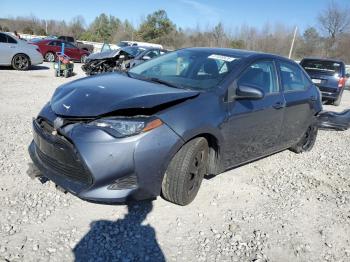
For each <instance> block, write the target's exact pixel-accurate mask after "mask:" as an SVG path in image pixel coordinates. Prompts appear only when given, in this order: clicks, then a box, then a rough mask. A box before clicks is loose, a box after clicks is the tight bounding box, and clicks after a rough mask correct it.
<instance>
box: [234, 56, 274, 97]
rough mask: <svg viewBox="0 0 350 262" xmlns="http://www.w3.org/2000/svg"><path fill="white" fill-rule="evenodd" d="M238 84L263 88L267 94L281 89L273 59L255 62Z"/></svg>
mask: <svg viewBox="0 0 350 262" xmlns="http://www.w3.org/2000/svg"><path fill="white" fill-rule="evenodd" d="M238 85H251V86H256V87H258V88H261V89H262V90H263V91H264V92H265V94H271V93H276V92H278V91H279V85H278V83H277V77H276V69H275V65H274V63H273V62H272V61H260V62H256V63H253V64H252V65H250V66H249V67H248V69H246V70H245V72H244V73H243V75H242V76H241V77H240V78H239V80H238Z"/></svg>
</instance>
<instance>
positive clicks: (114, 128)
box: [87, 118, 163, 137]
mask: <svg viewBox="0 0 350 262" xmlns="http://www.w3.org/2000/svg"><path fill="white" fill-rule="evenodd" d="M162 124H163V122H162V121H161V120H160V119H158V118H156V119H154V118H152V119H132V118H130V119H129V118H101V119H97V120H95V121H92V122H90V123H88V124H87V125H88V126H94V127H98V128H100V129H102V130H104V131H106V132H107V133H109V134H111V135H112V136H114V137H126V136H132V135H137V134H139V133H141V132H146V131H149V130H152V129H154V128H156V127H159V126H161V125H162Z"/></svg>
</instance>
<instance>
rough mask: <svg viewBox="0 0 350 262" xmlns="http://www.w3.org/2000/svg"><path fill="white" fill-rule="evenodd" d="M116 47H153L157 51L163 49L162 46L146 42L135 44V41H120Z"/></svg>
mask: <svg viewBox="0 0 350 262" xmlns="http://www.w3.org/2000/svg"><path fill="white" fill-rule="evenodd" d="M117 46H119V47H127V46H143V47H146V46H147V47H155V48H159V49H163V46H162V45H160V44H153V43H147V42H136V41H120V42H119V43H118V44H117Z"/></svg>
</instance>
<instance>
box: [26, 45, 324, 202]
mask: <svg viewBox="0 0 350 262" xmlns="http://www.w3.org/2000/svg"><path fill="white" fill-rule="evenodd" d="M321 110H322V104H321V100H320V93H319V91H318V89H317V87H315V86H314V85H313V83H312V81H311V80H310V78H309V76H308V75H307V74H306V73H305V71H304V70H303V69H302V68H301V67H300V66H299V65H298V64H296V63H294V62H293V61H291V60H288V59H286V58H282V57H279V56H275V55H270V54H262V53H254V52H248V51H239V50H233V49H214V48H188V49H181V50H178V51H174V52H171V53H169V54H166V55H164V56H161V57H159V58H156V59H154V60H151V61H148V62H145V63H143V64H141V65H139V66H137V67H135V68H133V69H131V70H130V71H129V72H128V73H124V74H117V73H107V74H102V75H98V76H93V77H86V78H83V79H79V80H76V81H73V82H70V83H68V84H64V85H62V86H60V87H59V88H57V90H56V91H55V93H54V94H53V96H52V99H51V101H50V102H48V103H47V104H46V105H45V106H44V108H43V109H42V110H41V112H40V113H39V115H38V116H37V117H36V118H35V119H34V121H33V133H34V140H33V141H32V143H31V145H30V147H29V152H30V155H31V158H32V160H33V162H34V163H35V165H36V166H37V167H38V168H39V169H40V171H41V173H42V175H43V176H44V177H46V178H48V179H50V180H52V181H53V182H54V183H56V184H57V185H58V186H60V187H61V188H63V189H65V190H66V191H69V192H71V193H73V194H74V195H77V196H78V197H80V198H82V199H85V200H89V201H97V202H108V203H123V202H125V201H127V200H129V199H134V200H141V199H152V198H155V197H156V196H158V195H162V196H163V197H164V198H165V199H167V200H169V201H171V202H173V203H176V204H179V205H186V204H189V203H190V202H191V201H192V200H193V199H194V198H195V196H196V194H197V192H198V190H199V187H200V185H201V182H202V180H203V177H204V176H205V175H207V174H210V175H216V174H219V173H221V172H223V171H225V170H228V169H230V168H233V167H236V166H239V165H242V164H244V163H247V162H251V161H254V160H256V159H259V158H261V157H264V156H267V155H270V154H273V153H276V152H278V151H281V150H284V149H291V150H292V151H294V152H296V153H300V152H304V151H308V150H310V149H311V148H312V146H313V144H314V143H315V139H316V135H317V126H316V124H315V119H316V115H317V114H318V112H320V111H321Z"/></svg>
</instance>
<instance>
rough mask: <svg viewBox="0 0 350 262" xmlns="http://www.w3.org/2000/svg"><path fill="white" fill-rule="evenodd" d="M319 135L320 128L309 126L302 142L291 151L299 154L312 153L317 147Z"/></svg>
mask: <svg viewBox="0 0 350 262" xmlns="http://www.w3.org/2000/svg"><path fill="white" fill-rule="evenodd" d="M317 133H318V127H317V126H316V125H315V124H314V125H311V126H309V127H308V129H307V130H306V132H305V134H304V135H303V137H302V138H301V139H300V141H299V142H298V143H297V144H296V145H294V146H292V147H291V148H289V149H290V150H291V151H293V152H294V153H297V154H300V153H302V152H307V151H310V150H311V149H312V148H313V146H314V145H315V142H316V137H317Z"/></svg>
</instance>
